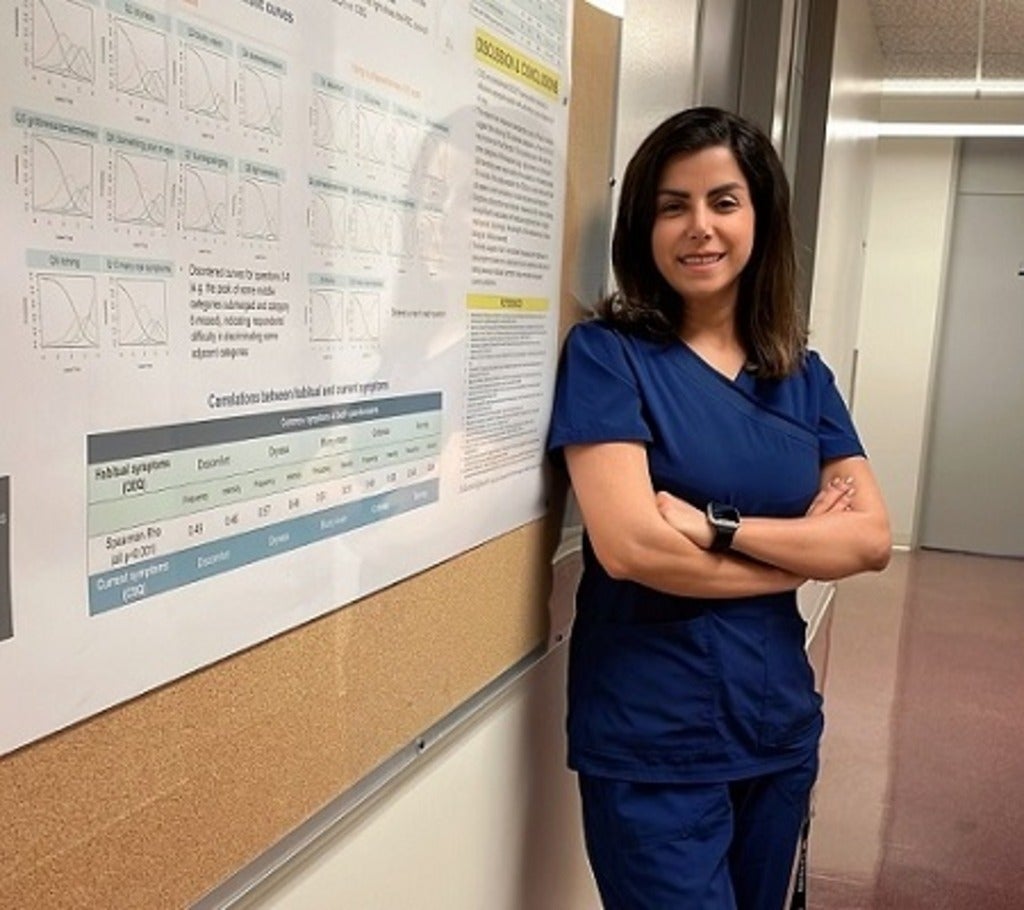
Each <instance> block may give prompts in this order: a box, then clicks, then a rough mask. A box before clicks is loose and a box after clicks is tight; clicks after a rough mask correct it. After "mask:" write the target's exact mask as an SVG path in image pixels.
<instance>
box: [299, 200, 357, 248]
mask: <svg viewBox="0 0 1024 910" xmlns="http://www.w3.org/2000/svg"><path fill="white" fill-rule="evenodd" d="M347 218H348V198H347V197H345V196H340V195H337V194H335V193H328V192H326V191H324V190H317V191H315V192H314V193H313V197H312V199H311V200H310V205H309V233H310V240H311V241H312V243H313V246H317V247H324V248H327V249H343V248H344V247H345V233H346V231H345V227H346V224H347Z"/></svg>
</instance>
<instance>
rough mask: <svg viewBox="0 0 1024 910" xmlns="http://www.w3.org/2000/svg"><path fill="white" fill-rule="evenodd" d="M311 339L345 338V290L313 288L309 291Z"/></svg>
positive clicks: (329, 339)
mask: <svg viewBox="0 0 1024 910" xmlns="http://www.w3.org/2000/svg"><path fill="white" fill-rule="evenodd" d="M309 340H310V341H315V342H322V341H329V342H336V341H344V340H345V292H344V291H341V290H336V289H334V288H313V289H311V290H310V292H309Z"/></svg>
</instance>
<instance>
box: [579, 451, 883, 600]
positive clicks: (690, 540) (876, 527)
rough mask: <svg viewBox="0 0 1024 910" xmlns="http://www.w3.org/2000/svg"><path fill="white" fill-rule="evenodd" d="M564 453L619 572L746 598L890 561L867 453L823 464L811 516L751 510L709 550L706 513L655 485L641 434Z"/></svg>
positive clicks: (589, 518)
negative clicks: (727, 543) (728, 544)
mask: <svg viewBox="0 0 1024 910" xmlns="http://www.w3.org/2000/svg"><path fill="white" fill-rule="evenodd" d="M565 459H566V464H567V465H568V468H569V475H570V477H571V478H572V485H573V489H574V490H575V492H576V498H577V501H578V502H579V506H580V511H581V512H582V513H583V522H584V524H585V525H586V528H587V533H588V534H589V536H590V541H591V543H592V545H593V547H594V552H595V554H596V555H597V558H598V560H599V561H600V563H601V565H602V566H603V567H604V569H605V571H606V572H608V574H609V575H611V576H612V577H613V578H620V579H629V580H631V581H636V582H639V583H641V584H644V585H646V586H648V587H651V588H655V589H657V590H660V591H665V592H667V593H669V594H677V595H681V596H687V597H709V598H726V597H745V596H753V595H757V594H770V593H775V592H778V591H789V590H793V589H794V588H797V587H799V586H800V585H801V584H803V582H805V581H806V580H807V579H809V578H816V579H820V580H829V579H836V578H844V577H846V576H848V575H853V574H856V573H857V572H864V571H878V570H880V569H883V568H885V566H886V565H887V564H888V562H889V553H890V547H891V537H890V532H889V519H888V516H887V514H886V510H885V504H884V502H883V500H882V495H881V492H880V490H879V488H878V484H877V482H876V481H875V478H874V475H873V473H872V471H871V468H870V467H869V465H868V462H867V460H866V459H865V458H862V457H853V458H842V459H838V460H836V461H832V462H828V463H826V464H825V466H824V467H823V469H822V474H821V490H820V492H819V493H818V495H817V497H816V498H815V500H814V502H813V503H812V504H811V507H810V509H809V510H808V512H807V514H806V515H804V516H801V517H798V518H748V517H745V518H744V519H743V521H742V522H741V525H740V529H739V530H738V531H737V532H736V536H735V537H734V538H733V544H732V549H731V550H730V551H729V552H727V553H711V552H708V550H707V547H709V546H710V544H711V538H712V532H711V528H710V526H709V525H708V523H707V521H706V519H705V517H704V514H703V513H702V512H700V511H699V510H698V509H696V508H694V507H693V506H692V505H690V504H689V503H687V502H684V501H683V500H681V499H678V498H676V497H674V496H671V495H670V494H668V493H664V492H656V491H655V490H654V489H653V487H652V486H651V480H650V474H649V471H648V466H647V453H646V450H645V449H644V446H643V445H642V444H641V443H636V442H611V443H597V444H593V445H575V446H567V447H566V449H565Z"/></svg>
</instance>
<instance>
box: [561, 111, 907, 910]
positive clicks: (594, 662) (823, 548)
mask: <svg viewBox="0 0 1024 910" xmlns="http://www.w3.org/2000/svg"><path fill="white" fill-rule="evenodd" d="M612 264H613V267H614V271H615V276H616V280H617V284H618V292H617V293H616V294H615V295H613V297H612V298H611V299H610V300H609V301H607V302H606V303H605V304H604V305H603V306H602V308H601V311H600V313H599V315H600V316H601V317H602V318H600V319H598V320H594V321H590V322H587V323H584V324H581V325H579V326H577V327H575V329H574V330H573V331H572V332H571V333H570V335H569V337H568V339H567V340H566V345H565V349H564V351H563V356H562V360H561V363H560V367H559V376H558V387H557V391H556V398H555V407H554V414H553V418H552V425H551V430H550V436H549V443H548V444H549V449H550V450H551V451H552V453H553V454H554V455H555V457H556V458H558V459H561V458H564V462H565V464H566V466H567V467H568V470H569V475H570V478H571V481H572V485H573V488H574V490H575V493H576V498H577V500H578V502H579V505H580V509H581V512H582V515H583V521H584V526H585V529H586V534H585V537H584V550H583V554H584V572H583V577H582V579H581V581H580V586H579V591H578V594H577V602H576V617H575V621H574V625H573V633H572V639H571V646H570V673H569V719H568V734H569V763H570V766H571V767H573V768H574V769H575V770H576V771H578V772H579V784H580V792H581V796H582V803H583V819H584V833H585V838H586V844H587V852H588V856H589V858H590V862H591V866H592V868H593V870H594V874H595V878H596V879H597V883H598V887H599V890H600V892H601V896H602V899H603V901H604V904H605V907H606V908H608V910H619V908H621V910H645V908H672V910H675V908H679V910H698V908H699V910H703V908H715V910H725V908H741V910H754V908H757V910H761V908H764V910H780V908H781V907H782V905H783V903H784V901H785V894H786V890H787V887H788V883H789V877H790V872H791V869H792V864H793V857H794V852H795V848H796V843H797V839H798V834H799V830H800V826H801V823H802V820H803V818H804V815H805V813H806V811H807V804H808V797H809V793H810V789H811V786H812V784H813V782H814V779H815V776H816V773H817V748H818V740H819V737H820V734H821V729H822V716H821V698H820V696H819V695H818V694H817V693H816V692H815V690H814V679H813V673H812V671H811V668H810V666H809V664H808V662H807V659H806V655H805V652H804V631H805V629H804V622H803V620H802V619H801V617H800V614H799V612H798V611H797V606H796V589H797V587H798V586H799V585H800V584H802V583H803V582H804V581H805V580H807V579H809V578H816V579H836V578H842V577H845V576H848V575H851V574H854V573H856V572H861V571H865V570H880V569H882V568H884V566H885V565H886V563H887V562H888V558H889V551H890V536H889V527H888V519H887V517H886V511H885V506H884V504H883V502H882V498H881V495H880V493H879V490H878V486H877V484H876V482H875V480H874V478H873V476H872V473H871V470H870V468H869V467H868V463H867V461H866V459H865V457H864V451H863V448H862V447H861V444H860V442H859V440H858V437H857V434H856V431H855V430H854V428H853V425H852V422H851V420H850V417H849V414H848V412H847V409H846V407H845V405H844V404H843V401H842V399H841V397H840V395H839V393H838V391H837V390H836V387H835V384H834V381H833V377H832V374H831V373H830V372H829V370H828V368H827V367H826V366H825V365H824V364H823V363H822V361H821V360H820V359H819V358H818V356H817V355H816V354H814V353H813V352H809V351H807V349H806V336H805V332H804V330H803V326H802V322H801V319H800V316H799V314H798V311H797V309H796V306H795V301H794V288H793V276H794V256H793V238H792V230H791V226H790V220H789V189H788V186H787V182H786V178H785V174H784V172H783V170H782V166H781V164H780V162H779V160H778V157H777V155H776V154H775V151H774V149H773V148H772V146H771V143H770V142H769V141H768V139H767V138H766V137H765V136H764V135H763V133H761V132H760V131H759V130H758V129H757V128H756V127H755V126H753V125H752V124H750V123H748V122H746V121H744V120H742V119H740V118H738V117H736V116H734V115H732V114H729V113H726V112H724V111H720V110H717V109H714V108H696V109H693V110H689V111H684V112H682V113H680V114H677V115H675V116H673V117H671V118H669V119H668V120H666V121H665V122H664V123H662V124H661V125H660V126H659V127H657V129H655V130H654V132H653V133H651V135H650V136H648V137H647V139H646V140H645V141H644V142H643V144H642V145H641V146H640V148H639V149H638V150H637V152H636V154H635V155H634V157H633V159H632V160H631V161H630V163H629V166H628V167H627V169H626V173H625V177H624V180H623V183H622V195H621V200H620V204H619V210H618V215H617V219H616V224H615V232H614V238H613V247H612Z"/></svg>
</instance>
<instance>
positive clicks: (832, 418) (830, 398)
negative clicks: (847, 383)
mask: <svg viewBox="0 0 1024 910" xmlns="http://www.w3.org/2000/svg"><path fill="white" fill-rule="evenodd" d="M809 357H810V363H809V365H808V366H809V369H810V370H811V372H812V375H813V377H814V380H815V384H816V385H817V388H818V401H819V410H818V445H819V450H820V452H821V460H822V461H823V462H824V461H831V460H832V459H834V458H849V457H851V456H854V455H864V454H865V452H864V446H863V445H862V444H861V441H860V437H859V436H858V435H857V430H856V428H855V427H854V425H853V418H851V417H850V411H849V409H848V408H847V407H846V402H845V401H843V397H842V395H841V394H840V393H839V389H838V387H837V386H836V379H835V376H834V375H833V373H832V371H831V370H830V369H829V368H828V367H827V366H826V365H825V363H824V361H823V360H822V359H821V358H820V357H819V356H818V355H817V354H816V353H814V352H813V351H812V352H811V354H810V355H809Z"/></svg>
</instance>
